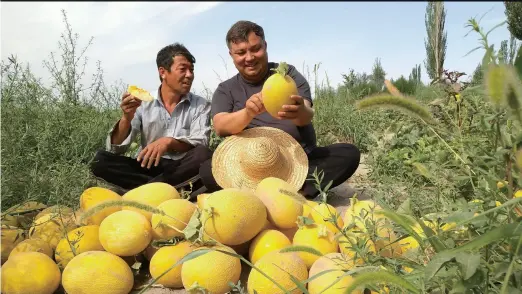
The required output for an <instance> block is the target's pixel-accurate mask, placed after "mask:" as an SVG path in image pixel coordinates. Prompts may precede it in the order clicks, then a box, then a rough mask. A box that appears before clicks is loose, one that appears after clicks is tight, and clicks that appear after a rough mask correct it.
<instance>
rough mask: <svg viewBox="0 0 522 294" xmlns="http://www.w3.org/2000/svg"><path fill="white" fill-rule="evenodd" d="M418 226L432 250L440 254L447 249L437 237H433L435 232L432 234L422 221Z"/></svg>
mask: <svg viewBox="0 0 522 294" xmlns="http://www.w3.org/2000/svg"><path fill="white" fill-rule="evenodd" d="M419 225H420V226H421V228H422V230H423V231H424V234H425V235H426V237H428V241H429V242H430V244H431V246H433V249H435V252H442V251H444V250H446V249H447V246H446V245H444V243H443V242H442V241H441V240H440V239H439V236H437V235H435V232H433V230H432V229H431V228H430V227H428V226H426V224H424V222H423V221H421V222H419Z"/></svg>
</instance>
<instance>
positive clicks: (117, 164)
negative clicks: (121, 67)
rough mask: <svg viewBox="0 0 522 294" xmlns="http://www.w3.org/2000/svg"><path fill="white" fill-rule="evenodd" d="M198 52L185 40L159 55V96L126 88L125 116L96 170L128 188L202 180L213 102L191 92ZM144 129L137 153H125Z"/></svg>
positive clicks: (94, 165)
mask: <svg viewBox="0 0 522 294" xmlns="http://www.w3.org/2000/svg"><path fill="white" fill-rule="evenodd" d="M195 62H196V60H195V58H194V56H192V54H191V53H190V52H189V51H188V50H187V49H186V48H185V47H184V46H183V45H181V44H179V43H176V44H172V45H168V46H166V47H164V48H163V49H161V50H160V51H159V52H158V54H157V57H156V65H157V68H158V73H159V78H160V81H161V85H160V86H159V88H158V92H157V97H156V98H155V99H152V101H142V100H139V99H137V98H136V97H134V96H132V95H131V94H130V93H127V92H126V93H124V94H123V96H122V101H121V104H120V107H121V109H122V111H123V115H122V117H121V119H119V120H118V122H117V123H116V124H115V125H114V127H113V128H112V129H111V130H110V131H109V134H108V136H107V141H106V149H107V150H100V151H98V152H97V153H96V155H95V157H94V160H93V162H92V164H91V171H92V173H93V174H94V175H95V176H96V177H99V178H102V179H103V180H105V181H107V182H109V183H111V184H113V185H116V186H118V187H119V188H123V191H122V192H125V191H127V190H130V189H133V188H136V187H138V186H140V185H143V184H146V183H150V182H165V183H168V184H171V185H172V186H177V187H178V188H179V186H180V185H183V184H186V182H188V181H189V180H191V181H194V182H193V185H194V187H193V189H198V188H199V187H201V186H202V185H201V184H200V183H199V182H200V181H199V176H198V171H199V168H200V165H201V163H202V162H204V161H205V160H207V159H209V158H211V151H210V150H209V148H208V145H209V139H210V102H209V101H207V100H206V99H205V98H203V97H200V96H198V95H195V94H193V93H191V92H190V89H191V86H192V82H193V80H194V63H195ZM138 134H139V135H140V143H141V144H140V148H139V150H138V154H137V157H136V158H131V157H127V156H124V153H125V152H126V151H127V150H128V148H129V146H130V144H131V143H132V142H133V141H134V140H135V139H136V137H137V135H138Z"/></svg>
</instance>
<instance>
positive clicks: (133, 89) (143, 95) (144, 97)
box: [127, 85, 154, 102]
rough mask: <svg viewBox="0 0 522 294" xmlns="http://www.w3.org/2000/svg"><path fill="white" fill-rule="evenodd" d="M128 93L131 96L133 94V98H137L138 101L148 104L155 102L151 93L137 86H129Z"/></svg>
mask: <svg viewBox="0 0 522 294" xmlns="http://www.w3.org/2000/svg"><path fill="white" fill-rule="evenodd" d="M127 92H129V94H131V95H132V96H134V97H136V98H137V99H139V100H141V101H147V102H148V101H152V100H154V97H152V95H151V94H150V92H149V91H147V90H144V89H142V88H140V87H138V86H135V85H129V87H128V88H127Z"/></svg>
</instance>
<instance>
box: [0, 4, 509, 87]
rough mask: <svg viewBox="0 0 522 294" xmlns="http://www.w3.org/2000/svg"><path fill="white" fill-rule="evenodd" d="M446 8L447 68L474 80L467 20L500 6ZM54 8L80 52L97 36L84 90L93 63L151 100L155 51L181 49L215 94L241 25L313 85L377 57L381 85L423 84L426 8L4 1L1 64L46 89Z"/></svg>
mask: <svg viewBox="0 0 522 294" xmlns="http://www.w3.org/2000/svg"><path fill="white" fill-rule="evenodd" d="M445 8H446V10H447V16H446V24H445V26H446V30H447V51H446V61H445V68H448V69H450V70H458V71H463V72H465V73H467V74H468V75H471V74H472V73H473V70H474V69H475V68H476V66H477V64H478V63H479V62H480V60H481V58H482V56H483V54H484V51H483V50H477V51H475V52H474V53H472V54H470V55H467V56H465V55H466V53H468V51H470V50H471V49H473V48H475V47H477V46H478V45H479V43H478V42H479V41H478V34H476V33H471V34H470V35H468V36H467V37H465V35H466V33H467V32H468V31H469V28H467V27H465V26H466V24H467V21H468V19H470V18H471V17H477V18H479V17H481V16H482V15H483V14H484V13H486V12H487V14H486V16H484V18H483V19H482V20H481V23H480V24H481V26H482V27H484V28H485V29H486V30H489V29H490V28H492V27H493V26H494V25H496V24H498V23H500V22H502V21H504V20H505V14H504V10H505V9H504V4H503V3H502V2H500V1H499V2H446V3H445ZM61 9H65V11H66V13H67V18H68V22H69V23H70V25H71V27H72V30H73V32H75V33H78V35H79V40H78V49H81V48H84V46H85V45H87V42H88V40H89V39H90V38H91V37H93V38H94V39H93V43H92V45H91V46H90V47H89V48H88V49H87V51H86V53H85V55H86V56H87V57H88V63H87V67H86V81H87V82H88V81H90V78H91V76H92V74H93V73H94V71H95V69H96V61H100V62H101V67H102V68H103V71H104V76H105V81H106V83H107V84H112V83H115V82H117V81H120V80H121V81H122V82H123V83H125V84H134V85H138V86H139V87H142V88H145V89H147V90H149V91H151V92H154V91H155V90H156V89H157V87H158V86H159V79H158V73H157V68H156V54H157V52H158V51H159V50H160V49H161V48H162V47H164V46H165V45H167V44H170V43H174V42H180V43H182V44H184V45H185V46H186V47H187V48H188V49H189V50H190V51H191V52H192V53H193V55H194V56H195V58H196V64H195V80H194V84H193V87H192V92H194V93H196V94H200V95H203V94H204V93H205V92H204V89H205V88H207V89H208V90H209V91H211V92H213V91H214V89H215V88H216V87H217V85H218V84H219V83H220V81H223V80H226V79H227V78H230V77H232V76H233V75H235V74H237V70H236V68H235V67H234V64H233V63H232V60H231V58H230V56H229V54H228V48H227V46H226V43H225V36H226V33H227V31H228V29H229V28H230V26H231V25H232V24H233V23H235V22H236V21H238V20H250V21H253V22H256V23H258V24H259V25H261V26H262V27H263V28H264V30H265V36H266V40H267V43H268V57H269V60H270V61H275V62H279V61H286V62H287V63H289V64H292V65H294V66H296V67H297V69H298V70H299V71H300V72H301V73H302V74H304V75H305V77H309V80H308V81H309V82H310V84H311V85H313V84H314V83H315V82H317V83H319V84H320V83H325V82H326V78H328V80H329V82H330V84H331V85H332V86H336V85H338V84H339V83H341V82H342V80H343V78H342V74H347V73H349V71H350V69H354V70H355V72H363V71H365V72H367V73H370V72H371V69H372V66H373V64H374V61H375V59H376V58H380V60H381V64H382V66H383V68H384V70H385V72H386V73H387V75H386V77H387V78H388V79H390V78H398V77H400V75H404V76H405V77H407V76H408V75H409V74H410V72H411V70H412V68H413V67H414V66H415V65H416V64H421V65H422V66H421V68H422V80H423V81H424V82H427V81H428V76H427V75H426V70H425V67H424V65H423V62H424V59H425V56H426V51H425V47H424V40H425V38H426V29H425V24H424V16H425V9H426V2H301V3H300V2H286V3H285V2H257V3H256V2H199V3H198V2H191V3H189V2H96V3H95V2H32V3H31V2H2V3H1V7H0V12H1V37H0V38H1V49H0V56H1V59H2V61H4V60H6V58H7V57H8V56H10V55H12V54H13V55H16V56H17V57H18V59H19V61H21V62H24V63H28V64H29V66H30V68H31V70H32V71H33V73H35V74H36V76H37V77H40V78H42V81H43V82H44V83H49V77H50V74H49V72H48V70H47V69H46V68H45V67H44V66H43V61H44V60H48V59H49V56H50V53H51V52H55V53H60V49H59V47H58V42H59V41H60V35H61V34H62V33H64V32H65V24H64V22H63V17H62V12H61ZM509 37H510V35H509V31H508V30H507V26H506V25H504V26H502V27H499V28H497V29H496V30H495V31H493V32H492V33H491V34H490V35H489V42H490V43H494V44H496V48H498V46H500V42H501V41H502V40H506V39H509ZM319 63H320V67H319V74H318V76H317V78H314V75H313V68H314V64H319ZM87 82H86V83H87Z"/></svg>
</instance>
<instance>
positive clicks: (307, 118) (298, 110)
mask: <svg viewBox="0 0 522 294" xmlns="http://www.w3.org/2000/svg"><path fill="white" fill-rule="evenodd" d="M290 99H292V100H293V101H294V102H295V104H293V105H283V107H282V109H281V111H279V112H278V113H277V118H278V119H290V120H292V121H293V122H294V124H295V125H297V126H304V125H307V124H309V123H310V122H311V121H312V118H313V117H314V110H313V109H312V108H311V106H310V104H309V102H307V101H306V100H304V98H303V97H301V96H299V95H292V96H290Z"/></svg>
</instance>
